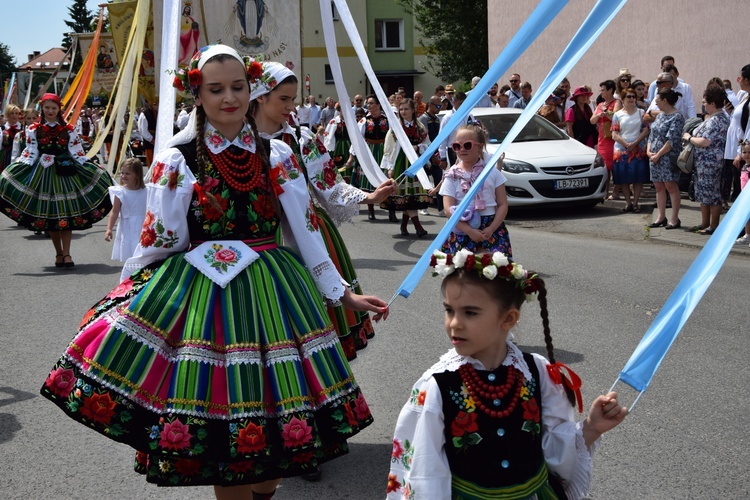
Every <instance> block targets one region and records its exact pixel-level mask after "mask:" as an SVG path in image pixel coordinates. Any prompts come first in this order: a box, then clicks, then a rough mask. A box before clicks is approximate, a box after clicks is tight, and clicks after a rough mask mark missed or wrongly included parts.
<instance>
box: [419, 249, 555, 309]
mask: <svg viewBox="0 0 750 500" xmlns="http://www.w3.org/2000/svg"><path fill="white" fill-rule="evenodd" d="M430 266H431V267H432V268H433V272H432V275H433V276H441V277H443V278H445V277H446V276H448V275H449V274H451V273H453V271H455V270H456V269H465V270H467V271H476V272H477V274H479V276H482V277H484V278H487V279H489V280H493V279H495V278H496V277H497V276H500V277H501V278H502V279H505V280H506V281H515V282H516V285H517V286H518V288H520V289H521V290H523V292H524V293H525V294H526V302H534V301H535V300H536V298H537V294H538V293H539V288H540V287H541V283H540V280H539V275H537V274H532V275H529V273H528V271H526V270H525V269H524V268H523V266H522V265H521V264H516V263H515V262H511V261H510V259H508V256H507V255H505V254H504V253H502V252H494V253H492V254H489V253H485V254H474V253H473V252H472V251H470V250H467V249H465V248H462V249H461V250H459V251H458V252H457V253H455V254H446V253H443V252H441V251H439V250H435V251H434V252H433V254H432V258H431V259H430Z"/></svg>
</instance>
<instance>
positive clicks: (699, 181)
mask: <svg viewBox="0 0 750 500" xmlns="http://www.w3.org/2000/svg"><path fill="white" fill-rule="evenodd" d="M726 98H727V95H726V92H725V91H724V88H723V87H721V88H719V87H708V88H707V89H706V91H705V92H704V93H703V106H704V108H705V110H706V117H705V120H704V121H703V123H701V124H700V125H698V126H697V127H696V128H695V130H693V133H692V135H691V134H688V133H685V134H684V136H683V140H684V141H686V142H689V143H691V144H693V146H695V150H694V151H693V155H694V156H693V164H694V165H695V200H696V201H697V202H699V203H700V204H701V225H700V227H695V228H693V229H694V231H695V232H697V233H699V234H705V235H711V234H713V232H714V231H715V230H716V227H717V226H718V225H719V220H720V218H721V204H722V196H721V172H722V169H723V167H724V149H725V147H726V141H727V130H729V121H730V119H729V115H727V114H726V113H725V112H724V101H725V100H726Z"/></svg>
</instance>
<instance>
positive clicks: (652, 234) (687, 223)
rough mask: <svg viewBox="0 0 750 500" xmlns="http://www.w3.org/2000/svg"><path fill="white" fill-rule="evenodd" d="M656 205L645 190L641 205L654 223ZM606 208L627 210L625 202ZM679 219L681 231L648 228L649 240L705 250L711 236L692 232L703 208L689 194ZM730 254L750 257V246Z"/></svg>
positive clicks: (612, 202) (684, 196)
mask: <svg viewBox="0 0 750 500" xmlns="http://www.w3.org/2000/svg"><path fill="white" fill-rule="evenodd" d="M654 203H656V198H655V197H654V192H653V190H652V189H644V193H643V196H642V197H641V203H640V205H641V209H642V210H643V213H648V212H649V211H653V212H652V216H651V221H654V220H656V218H657V213H656V208H653V209H652V208H651V207H652V205H654ZM604 206H606V207H611V208H619V209H622V208H625V202H624V201H622V200H607V201H605V202H604ZM671 210H672V209H670V208H668V209H667V217H669V214H670V212H671ZM725 216H726V213H722V214H721V220H724V217H725ZM679 218H680V221H681V223H682V224H681V226H682V227H680V228H679V229H670V230H666V229H664V228H663V227H655V228H647V231H648V239H649V240H653V241H657V242H660V243H667V244H672V245H684V246H691V247H696V248H703V246H704V245H705V244H706V242H707V241H708V238H710V236H704V235H701V234H696V233H692V232H690V228H691V227H693V226H698V225H700V223H701V208H700V203H698V202H695V201H690V199H689V198H688V197H687V193H682V202H681V204H680V214H679ZM730 253H732V254H735V255H750V246H749V245H734V246H733V247H732V250H731V251H730Z"/></svg>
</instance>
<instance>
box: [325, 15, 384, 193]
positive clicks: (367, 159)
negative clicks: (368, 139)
mask: <svg viewBox="0 0 750 500" xmlns="http://www.w3.org/2000/svg"><path fill="white" fill-rule="evenodd" d="M344 5H346V4H345V3H344ZM337 8H339V7H338V6H337ZM347 9H348V8H347ZM347 13H349V11H348V10H347ZM320 14H321V19H322V21H323V35H324V39H325V44H326V52H327V53H328V62H329V63H330V64H331V74H332V75H333V83H334V85H335V86H336V93H337V94H338V97H339V103H344V105H343V106H341V114H342V115H344V123H347V124H349V125H347V131H348V133H349V139H350V140H351V142H352V149H354V154H355V155H356V156H357V158H358V160H359V165H360V168H362V173H363V174H365V177H367V180H368V181H370V184H372V185H373V186H379V185H380V184H382V183H383V182H385V181H386V180H387V178H386V176H385V174H384V173H383V171H382V170H381V169H380V165H378V163H377V162H376V161H375V157H374V156H373V155H372V151H370V148H369V147H367V144H366V143H365V139H364V137H362V134H360V133H358V130H357V128H356V126H353V125H352V124H356V123H357V119H356V118H355V116H354V111H352V108H351V106H349V105H348V103H350V102H351V100H350V99H349V92H348V91H347V90H346V85H345V84H344V75H343V73H342V72H341V61H339V54H338V49H337V47H336V33H335V29H334V25H333V12H332V10H331V2H330V0H320ZM339 15H340V19H342V22H343V23H344V26H345V27H346V30H347V34H349V36H350V37H352V35H351V34H350V32H349V30H350V27H349V24H350V23H351V24H353V21H352V20H351V13H349V17H344V16H343V14H341V11H340V9H339ZM354 33H356V36H355V37H353V38H356V39H357V40H359V33H357V27H356V26H355V27H354ZM352 43H353V42H352ZM350 125H352V126H350Z"/></svg>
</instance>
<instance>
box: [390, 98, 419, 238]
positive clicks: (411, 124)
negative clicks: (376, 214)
mask: <svg viewBox="0 0 750 500" xmlns="http://www.w3.org/2000/svg"><path fill="white" fill-rule="evenodd" d="M398 119H399V125H400V126H401V127H402V128H403V129H404V132H406V137H408V138H409V142H410V143H411V145H412V147H413V148H414V151H415V152H416V153H417V154H418V155H420V154H422V153H424V152H425V150H426V149H427V147H428V146H429V145H430V138H429V137H428V136H427V129H426V128H425V126H424V125H422V122H420V121H419V120H417V117H416V115H415V108H414V101H413V100H412V99H404V100H402V101H401V104H399V109H398ZM410 165H411V164H410V163H409V159H408V158H407V157H406V153H404V151H403V150H402V149H401V146H400V145H399V143H398V141H397V140H396V134H394V132H393V129H391V130H389V131H388V134H387V135H386V136H385V153H384V154H383V162H382V164H381V165H380V166H381V168H382V169H383V170H385V171H386V172H387V173H388V177H390V178H391V179H398V178H399V177H401V174H403V173H404V172H405V171H406V169H408V168H409V166H410ZM430 201H431V199H430V196H429V195H428V194H427V193H425V190H424V189H423V187H422V186H421V184H420V183H419V180H418V179H417V178H416V177H408V176H406V177H404V179H403V181H402V183H401V184H400V185H399V189H398V195H397V196H391V197H390V198H388V200H387V201H385V202H383V203H381V204H380V207H381V208H385V209H387V210H388V211H389V212H390V211H394V210H398V211H403V216H402V218H401V234H402V235H404V236H406V235H408V234H409V231H408V230H407V229H406V228H407V225H408V223H409V220H411V222H412V224H414V229H415V230H416V231H417V237H419V238H421V237H423V236H427V231H426V230H425V228H424V227H422V224H421V223H420V222H419V212H418V210H420V209H423V208H427V207H429V206H430Z"/></svg>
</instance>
